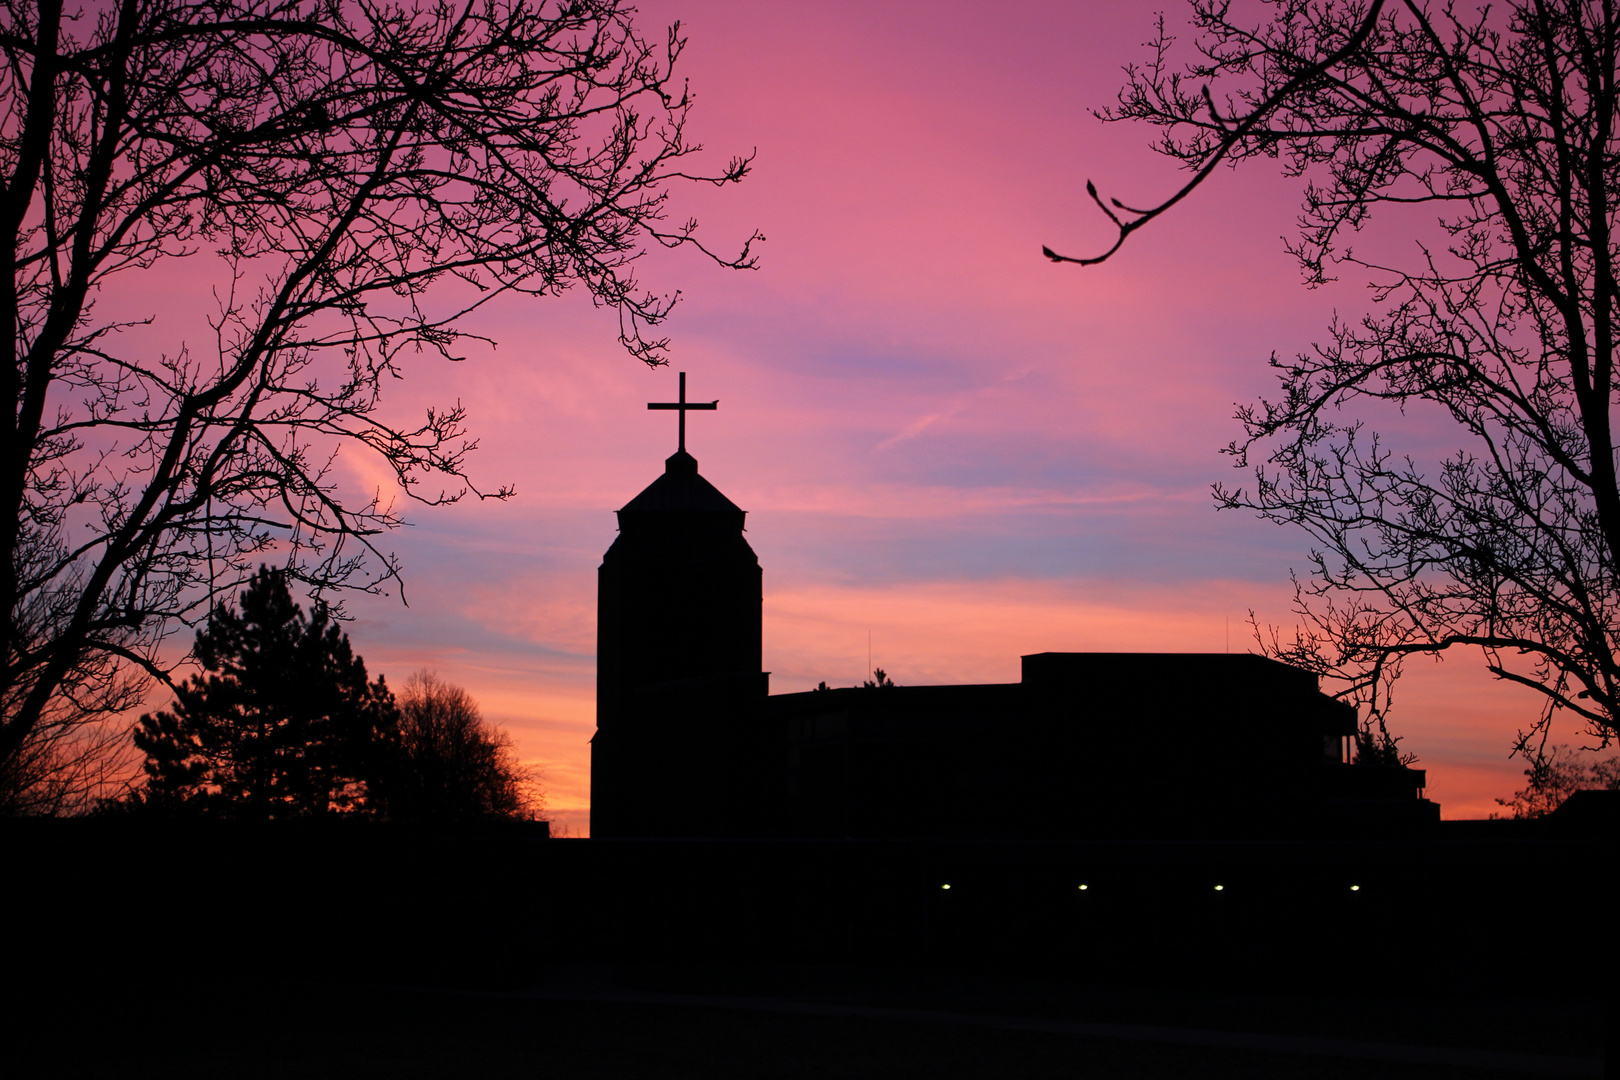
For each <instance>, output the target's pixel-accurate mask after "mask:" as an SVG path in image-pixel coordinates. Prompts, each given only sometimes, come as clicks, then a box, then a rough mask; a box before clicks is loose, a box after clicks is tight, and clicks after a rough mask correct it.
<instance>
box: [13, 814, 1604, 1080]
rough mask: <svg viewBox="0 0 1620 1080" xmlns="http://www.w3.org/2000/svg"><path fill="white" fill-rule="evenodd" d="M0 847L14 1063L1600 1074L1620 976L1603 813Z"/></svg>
mask: <svg viewBox="0 0 1620 1080" xmlns="http://www.w3.org/2000/svg"><path fill="white" fill-rule="evenodd" d="M0 850H3V854H4V856H5V863H6V866H7V869H8V870H9V871H10V872H11V876H10V881H11V884H10V885H8V887H7V894H8V901H9V907H10V911H9V914H8V916H7V917H8V919H9V922H10V925H11V927H12V928H13V934H12V936H11V937H10V939H9V941H8V948H7V950H6V954H5V955H6V962H5V968H4V985H5V992H6V999H7V1000H6V1001H5V1003H4V1005H5V1017H6V1025H5V1026H6V1028H7V1030H8V1035H7V1042H6V1050H5V1067H4V1072H5V1074H6V1075H7V1076H12V1075H15V1076H25V1077H26V1076H42V1077H50V1076H62V1077H79V1076H83V1077H103V1076H106V1077H141V1076H154V1077H155V1076H164V1077H187V1076H232V1077H254V1076H313V1077H324V1076H334V1077H335V1076H345V1077H350V1076H388V1077H395V1076H403V1077H411V1076H481V1077H505V1076H524V1077H546V1078H551V1077H557V1078H569V1077H621V1076H623V1077H637V1078H641V1077H685V1076H693V1077H697V1076H703V1077H714V1076H722V1077H724V1076H739V1077H743V1076H747V1077H798V1076H805V1077H809V1076H835V1077H836V1076H916V1077H928V1078H931V1080H938V1078H942V1077H946V1078H948V1077H958V1076H960V1077H970V1076H971V1077H986V1076H1008V1077H1046V1076H1053V1077H1056V1076H1063V1077H1076V1076H1079V1077H1085V1076H1097V1077H1158V1076H1176V1077H1227V1076H1230V1077H1328V1078H1332V1077H1341V1076H1342V1077H1352V1076H1355V1077H1359V1076H1379V1077H1407V1076H1410V1077H1420V1076H1421V1077H1440V1078H1444V1077H1453V1076H1457V1077H1462V1076H1495V1075H1501V1076H1509V1075H1545V1076H1592V1077H1595V1076H1600V1075H1603V1073H1602V1065H1601V1061H1602V1058H1603V1055H1604V1053H1605V1037H1606V1034H1607V1028H1608V1027H1609V1024H1610V1022H1611V1016H1610V1013H1609V1010H1610V1009H1611V1008H1612V1004H1611V1002H1612V998H1611V997H1610V994H1611V992H1612V987H1613V985H1614V981H1615V974H1614V973H1615V971H1616V970H1617V969H1620V968H1617V965H1616V964H1615V956H1614V935H1613V913H1614V912H1615V911H1616V910H1620V902H1617V900H1616V895H1617V894H1616V890H1615V887H1614V876H1613V869H1614V866H1615V847H1614V844H1613V841H1612V840H1609V839H1607V838H1600V837H1585V838H1563V839H1547V840H1539V839H1533V838H1525V837H1519V838H1515V837H1514V836H1513V835H1511V834H1507V833H1491V834H1489V835H1477V834H1467V835H1464V834H1460V833H1457V832H1456V831H1453V832H1452V833H1450V834H1447V835H1432V836H1428V837H1420V838H1407V839H1403V840H1373V839H1363V840H1345V839H1341V840H1333V841H1321V842H1310V843H1298V842H1292V843H1280V842H1254V843H1238V842H1226V843H1216V842H1201V843H1181V844H1176V843H1147V842H1138V843H1116V844H1102V843H1093V844H1031V845H1007V844H991V845H978V846H975V845H948V844H933V843H925V842H916V843H887V844H884V843H858V842H825V843H810V844H806V843H797V844H795V843H772V842H748V843H743V842H708V843H701V842H699V843H693V842H686V843H682V842H634V843H633V842H618V843H610V842H600V841H550V840H540V839H538V838H537V837H535V836H533V835H529V834H525V833H523V832H522V831H521V830H518V831H508V832H493V833H479V834H459V835H450V834H421V833H417V834H412V833H406V832H400V831H390V830H387V829H380V830H379V829H337V830H303V831H300V830H296V829H290V828H284V829H278V830H260V831H253V830H243V829H230V828H220V827H192V828H169V829H154V828H146V827H134V826H131V825H129V824H128V823H124V824H120V825H118V826H114V827H107V826H103V825H98V824H95V823H81V824H73V823H54V824H52V823H45V824H42V825H39V826H37V827H34V826H30V827H21V828H18V827H9V826H8V827H7V828H5V829H3V830H0ZM1082 884H1084V885H1086V886H1087V888H1086V889H1083V890H1082V889H1080V887H1079V886H1080V885H1082ZM946 885H949V886H950V888H949V889H947V888H945V886H946ZM1216 885H1220V886H1222V887H1221V888H1220V889H1216V888H1215V886H1216Z"/></svg>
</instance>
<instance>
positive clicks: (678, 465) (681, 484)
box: [619, 450, 744, 522]
mask: <svg viewBox="0 0 1620 1080" xmlns="http://www.w3.org/2000/svg"><path fill="white" fill-rule="evenodd" d="M743 512H744V511H743V509H742V508H741V507H739V506H738V505H737V504H736V503H734V502H732V501H731V500H730V499H728V498H726V497H725V496H724V495H722V494H720V489H719V488H717V487H715V486H714V485H713V484H711V483H709V482H708V481H707V480H705V479H704V478H703V477H701V476H699V475H698V463H697V458H695V457H693V456H692V455H691V454H688V453H687V452H686V451H685V450H677V451H675V453H673V454H671V455H670V456H669V457H668V458H666V459H665V460H664V475H662V476H660V477H659V478H658V479H656V480H654V481H653V482H652V483H650V484H648V485H647V487H646V488H645V489H644V490H643V491H642V492H641V494H640V495H637V496H636V497H635V498H633V499H631V500H630V501H629V502H627V503H625V504H624V508H623V509H622V510H620V511H619V513H620V514H647V513H652V514H657V513H687V514H690V513H708V514H742V513H743ZM621 522H622V519H621Z"/></svg>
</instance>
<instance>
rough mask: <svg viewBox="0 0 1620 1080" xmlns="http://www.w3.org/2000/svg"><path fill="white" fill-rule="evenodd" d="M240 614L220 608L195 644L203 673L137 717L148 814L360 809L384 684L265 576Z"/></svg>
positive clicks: (379, 749) (382, 741)
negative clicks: (164, 704) (166, 706)
mask: <svg viewBox="0 0 1620 1080" xmlns="http://www.w3.org/2000/svg"><path fill="white" fill-rule="evenodd" d="M241 603H242V607H241V612H240V614H238V613H237V611H235V610H234V609H233V608H230V607H227V606H224V605H221V606H220V607H217V608H215V609H214V612H213V614H211V615H210V616H209V619H208V623H207V625H206V626H205V627H204V628H203V629H202V630H200V631H198V633H197V643H196V646H195V652H196V656H197V659H198V661H200V662H201V663H202V665H203V668H204V669H205V671H206V672H207V674H206V675H205V676H204V675H197V676H193V677H192V678H190V679H188V680H187V681H186V682H185V683H184V684H183V685H182V686H180V687H179V688H177V689H176V691H175V703H174V705H173V706H172V709H171V710H170V711H164V712H158V713H155V714H148V715H145V716H142V717H141V719H140V722H139V723H138V725H137V726H136V729H135V733H134V738H135V745H136V746H137V747H139V748H140V749H141V750H142V751H143V752H144V753H145V754H146V762H145V764H144V766H143V771H144V772H145V775H146V783H145V787H144V788H143V790H142V791H141V793H140V795H139V799H140V801H141V802H142V803H143V804H144V805H145V806H147V807H149V808H151V809H154V810H168V811H173V812H181V813H197V814H203V815H207V816H218V817H231V818H248V819H254V820H261V821H264V820H272V819H282V818H289V817H311V816H317V815H324V814H329V813H335V812H340V811H345V810H353V809H356V808H359V807H362V806H364V805H365V801H366V781H367V780H368V778H369V777H368V773H369V772H370V771H371V770H372V768H373V766H374V765H375V764H376V763H378V762H382V761H385V760H386V759H387V756H388V755H387V753H386V748H387V747H388V746H389V745H390V744H391V742H392V740H393V733H394V731H395V728H396V727H397V724H398V712H397V710H396V708H395V705H394V698H393V695H392V694H391V693H390V692H389V690H388V688H387V686H386V685H385V684H384V682H383V680H382V679H380V678H379V679H378V680H377V681H376V682H368V681H367V679H366V666H365V662H364V661H363V660H361V659H360V657H358V656H356V655H355V654H354V650H353V649H352V648H351V647H350V645H349V639H348V636H347V635H346V634H344V633H343V632H342V631H341V630H340V629H339V627H338V626H337V625H336V624H335V623H333V622H332V621H331V619H330V618H329V616H328V615H327V613H326V612H325V611H324V610H321V609H317V610H316V611H315V612H314V613H313V615H311V616H309V617H306V616H305V615H304V612H303V610H302V609H301V608H300V607H299V606H298V605H297V604H295V603H293V599H292V594H291V593H290V592H289V591H288V589H287V581H286V576H285V575H284V574H282V573H281V572H280V571H277V570H271V569H269V568H267V567H261V568H260V570H259V572H258V573H257V574H255V575H254V577H253V580H252V581H251V582H250V583H249V585H248V587H247V589H246V590H245V591H244V592H243V593H242V598H241Z"/></svg>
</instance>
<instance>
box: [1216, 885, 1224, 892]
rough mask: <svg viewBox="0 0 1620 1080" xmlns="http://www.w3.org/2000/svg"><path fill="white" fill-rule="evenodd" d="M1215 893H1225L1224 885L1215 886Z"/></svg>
mask: <svg viewBox="0 0 1620 1080" xmlns="http://www.w3.org/2000/svg"><path fill="white" fill-rule="evenodd" d="M1215 891H1216V892H1225V891H1226V886H1225V885H1217V886H1215Z"/></svg>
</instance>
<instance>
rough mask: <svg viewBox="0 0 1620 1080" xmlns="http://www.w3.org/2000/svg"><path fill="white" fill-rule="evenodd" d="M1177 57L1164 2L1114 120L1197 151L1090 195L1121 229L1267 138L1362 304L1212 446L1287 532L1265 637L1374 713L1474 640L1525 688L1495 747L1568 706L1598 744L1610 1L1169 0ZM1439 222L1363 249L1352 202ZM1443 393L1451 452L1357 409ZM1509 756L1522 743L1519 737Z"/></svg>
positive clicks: (1222, 495)
mask: <svg viewBox="0 0 1620 1080" xmlns="http://www.w3.org/2000/svg"><path fill="white" fill-rule="evenodd" d="M1192 21H1193V23H1194V26H1195V28H1196V52H1197V56H1196V59H1194V60H1193V61H1192V62H1191V63H1189V64H1187V65H1186V66H1185V68H1178V67H1176V66H1175V65H1174V64H1173V63H1172V56H1171V54H1172V40H1171V36H1170V35H1169V34H1167V33H1166V32H1165V26H1164V23H1163V21H1162V20H1161V22H1160V27H1159V34H1158V38H1157V41H1156V42H1155V43H1154V46H1153V49H1154V51H1153V55H1152V57H1151V59H1150V60H1149V61H1148V62H1147V63H1146V64H1145V65H1143V66H1140V67H1134V66H1133V67H1130V68H1127V69H1126V71H1127V83H1126V86H1125V88H1124V89H1123V91H1122V92H1121V95H1120V100H1119V105H1118V107H1117V108H1114V109H1110V110H1105V112H1104V113H1103V114H1102V115H1103V116H1104V118H1105V119H1109V120H1137V121H1144V122H1146V123H1148V124H1151V125H1154V126H1156V127H1158V128H1160V129H1162V131H1163V135H1162V137H1161V139H1160V140H1159V141H1158V142H1157V143H1156V148H1157V149H1158V150H1160V151H1161V152H1163V153H1165V154H1167V155H1169V156H1170V157H1171V158H1173V159H1175V160H1177V161H1179V162H1181V163H1182V165H1183V166H1184V167H1185V168H1187V169H1189V170H1191V171H1192V172H1193V177H1192V179H1191V180H1190V181H1189V182H1188V183H1187V184H1186V185H1185V186H1184V187H1183V188H1182V189H1181V190H1180V191H1179V192H1177V193H1176V194H1175V195H1174V196H1173V197H1172V198H1171V199H1169V200H1167V201H1166V202H1164V203H1162V204H1160V205H1158V206H1153V207H1148V208H1146V209H1142V210H1135V209H1131V208H1129V207H1126V206H1125V205H1123V204H1122V203H1120V202H1119V201H1117V200H1114V201H1104V200H1103V199H1102V198H1101V197H1099V196H1098V195H1097V193H1096V191H1095V188H1091V189H1090V190H1091V193H1092V197H1093V199H1094V200H1095V201H1096V203H1097V205H1098V206H1100V207H1101V208H1102V210H1103V212H1104V213H1105V214H1107V215H1108V216H1109V217H1110V219H1112V221H1113V222H1114V224H1115V226H1116V227H1117V230H1118V238H1117V241H1116V242H1115V244H1114V245H1113V247H1112V248H1111V249H1110V250H1108V251H1107V252H1104V253H1102V254H1101V255H1099V256H1098V257H1097V258H1091V259H1070V258H1068V257H1067V256H1062V255H1057V254H1055V253H1053V252H1051V251H1047V255H1048V256H1049V257H1051V258H1053V259H1055V260H1057V261H1071V262H1096V261H1100V260H1101V259H1104V258H1107V257H1108V256H1109V255H1111V254H1113V252H1114V251H1116V250H1118V249H1119V247H1120V245H1121V244H1122V243H1123V242H1124V240H1125V239H1126V238H1127V237H1128V236H1129V235H1130V233H1131V232H1132V231H1134V230H1135V229H1136V228H1138V227H1140V226H1142V225H1144V224H1146V223H1147V222H1148V221H1151V220H1153V219H1154V218H1156V217H1158V216H1159V215H1161V214H1162V213H1163V212H1164V211H1165V210H1167V209H1168V208H1169V207H1170V206H1172V205H1174V204H1175V203H1176V202H1178V201H1179V200H1181V199H1182V198H1183V197H1185V196H1186V195H1187V194H1189V193H1190V192H1192V191H1193V190H1194V189H1196V188H1197V187H1198V185H1199V184H1201V183H1202V182H1203V180H1204V179H1205V178H1207V177H1208V176H1209V175H1210V174H1211V172H1212V170H1213V169H1214V168H1215V167H1216V166H1217V165H1220V164H1223V163H1224V164H1231V165H1234V166H1235V165H1238V164H1240V163H1247V162H1248V161H1249V160H1250V159H1253V158H1262V159H1267V160H1274V161H1276V162H1278V163H1279V164H1280V167H1281V168H1282V169H1283V171H1284V172H1285V174H1287V175H1289V176H1297V177H1301V178H1303V180H1304V181H1305V186H1304V206H1303V212H1302V215H1301V217H1300V221H1299V234H1298V237H1297V239H1295V240H1294V241H1293V242H1292V243H1290V245H1289V250H1290V251H1291V252H1292V253H1293V254H1294V255H1295V256H1297V257H1298V259H1299V262H1300V265H1301V266H1302V267H1303V269H1304V273H1305V279H1306V282H1307V283H1308V284H1317V283H1320V282H1323V281H1326V280H1329V278H1330V275H1331V274H1333V273H1335V272H1339V271H1341V270H1342V269H1343V268H1349V269H1350V270H1351V271H1352V272H1354V273H1356V274H1358V275H1363V276H1364V277H1365V279H1366V280H1367V281H1368V283H1369V285H1370V287H1371V290H1372V291H1371V296H1372V301H1373V303H1372V304H1371V305H1370V307H1371V312H1370V314H1367V315H1366V316H1365V317H1363V318H1360V319H1359V320H1336V321H1335V322H1334V323H1333V325H1332V326H1331V328H1330V331H1329V334H1328V338H1327V340H1326V342H1325V343H1324V344H1321V345H1318V346H1315V347H1313V349H1312V351H1310V352H1308V353H1305V354H1301V355H1298V356H1296V357H1294V358H1293V359H1289V360H1283V359H1279V358H1278V357H1277V356H1275V355H1273V357H1272V361H1271V362H1272V365H1273V366H1274V367H1275V368H1276V369H1277V370H1278V372H1279V378H1280V381H1281V383H1282V393H1281V396H1280V397H1279V399H1278V400H1276V401H1262V402H1260V403H1258V404H1256V405H1253V406H1250V407H1247V408H1244V409H1242V410H1241V411H1240V413H1239V414H1238V415H1239V419H1240V420H1241V421H1242V423H1243V425H1244V429H1245V436H1244V438H1242V439H1240V440H1238V441H1236V442H1234V443H1233V444H1232V445H1231V446H1230V447H1229V448H1228V451H1227V452H1228V453H1230V454H1231V455H1232V456H1233V457H1234V458H1235V461H1236V464H1237V465H1238V466H1239V467H1244V468H1247V467H1249V466H1250V465H1251V463H1253V465H1254V485H1253V486H1252V487H1225V486H1217V488H1216V500H1217V502H1218V504H1219V505H1220V506H1222V507H1224V508H1246V509H1250V510H1254V511H1258V512H1259V514H1260V515H1261V516H1263V517H1265V518H1268V519H1270V520H1272V521H1275V522H1279V523H1285V524H1289V525H1293V526H1297V527H1301V528H1303V529H1305V530H1306V531H1307V532H1308V533H1309V534H1310V535H1311V537H1312V540H1313V542H1314V550H1313V551H1312V553H1311V567H1310V573H1309V575H1308V576H1306V577H1305V578H1304V579H1299V578H1296V600H1297V609H1298V614H1299V615H1300V617H1301V620H1302V625H1301V627H1300V629H1298V630H1297V631H1296V632H1295V634H1294V635H1293V636H1292V637H1291V638H1282V637H1279V636H1274V637H1272V639H1271V640H1270V641H1269V642H1265V643H1264V644H1265V645H1266V648H1267V651H1268V652H1270V653H1272V654H1273V655H1276V656H1279V657H1281V658H1283V659H1286V660H1290V661H1293V662H1296V663H1301V664H1303V665H1305V666H1307V667H1311V668H1313V669H1315V670H1318V671H1320V672H1322V673H1324V674H1327V675H1331V676H1336V677H1337V678H1339V679H1340V680H1341V685H1342V687H1343V693H1344V694H1345V695H1346V696H1348V697H1350V698H1352V699H1354V700H1358V701H1360V702H1362V703H1365V704H1368V705H1369V706H1370V716H1371V717H1372V718H1374V719H1375V720H1376V721H1377V723H1378V725H1379V730H1380V731H1382V730H1383V727H1382V725H1383V716H1384V713H1385V710H1386V709H1387V706H1388V693H1389V689H1390V685H1391V683H1392V681H1393V679H1394V677H1395V676H1396V675H1398V674H1399V671H1400V668H1401V663H1402V661H1403V660H1404V659H1405V658H1408V657H1410V656H1413V655H1414V654H1435V653H1440V652H1444V651H1446V650H1450V649H1455V648H1458V647H1465V648H1477V649H1479V650H1481V651H1482V652H1483V655H1484V659H1485V663H1486V666H1487V667H1488V668H1489V670H1490V671H1491V672H1492V673H1494V674H1495V675H1496V676H1497V677H1498V678H1501V679H1505V680H1508V681H1511V682H1514V683H1517V684H1520V685H1523V686H1528V687H1530V688H1532V689H1534V690H1536V691H1537V692H1538V693H1540V694H1541V695H1543V698H1544V701H1545V709H1544V710H1543V711H1542V712H1541V714H1540V716H1539V718H1538V719H1537V720H1536V721H1534V722H1533V723H1531V724H1529V725H1528V729H1527V730H1525V731H1522V732H1521V733H1520V739H1519V747H1520V749H1527V748H1529V747H1530V745H1531V744H1532V743H1534V744H1535V745H1537V746H1539V745H1541V744H1542V743H1544V740H1545V738H1546V733H1547V731H1548V729H1549V725H1550V723H1551V721H1552V718H1553V716H1554V715H1555V714H1556V713H1558V712H1559V711H1561V710H1563V711H1567V712H1568V713H1573V714H1574V715H1575V716H1578V717H1580V718H1581V719H1582V720H1584V721H1585V723H1586V725H1587V727H1588V729H1589V732H1590V734H1591V735H1593V736H1594V737H1595V738H1596V739H1597V740H1598V741H1599V742H1601V743H1602V744H1604V745H1607V743H1608V742H1609V740H1611V739H1613V738H1614V737H1615V735H1616V717H1617V716H1620V663H1617V660H1616V656H1615V645H1616V632H1617V628H1620V627H1617V618H1620V577H1617V566H1620V487H1617V484H1616V477H1615V446H1614V434H1613V431H1612V423H1611V412H1610V410H1611V409H1612V408H1613V405H1614V403H1615V401H1616V392H1617V390H1616V386H1615V381H1614V361H1615V348H1616V304H1617V301H1620V288H1617V284H1616V277H1615V270H1614V266H1615V256H1616V250H1615V240H1614V223H1615V192H1616V191H1617V190H1620V184H1617V180H1620V175H1617V174H1620V152H1617V151H1620V144H1617V138H1620V134H1617V130H1616V124H1617V120H1620V88H1617V86H1616V57H1617V53H1620V15H1617V12H1616V8H1615V4H1614V3H1613V0H1509V2H1508V3H1505V4H1502V5H1498V6H1492V7H1491V8H1489V9H1487V8H1485V7H1484V6H1483V5H1480V6H1477V7H1476V6H1474V5H1471V4H1470V5H1462V4H1456V3H1451V2H1433V3H1425V2H1418V0H1401V2H1397V0H1389V2H1387V3H1386V2H1384V0H1375V2H1373V3H1370V4H1369V3H1364V2H1359V0H1347V2H1315V0H1313V2H1306V0H1281V2H1279V3H1277V4H1275V6H1274V7H1273V8H1272V10H1271V11H1270V13H1269V15H1268V17H1267V18H1264V19H1261V20H1258V21H1257V22H1256V23H1253V24H1250V23H1244V22H1241V21H1240V20H1239V19H1238V18H1237V17H1236V16H1235V15H1234V13H1233V11H1232V9H1231V6H1230V5H1229V4H1227V3H1225V2H1223V0H1194V2H1193V3H1192ZM1414 208H1415V209H1416V210H1418V211H1419V212H1421V211H1424V210H1427V211H1432V213H1433V214H1434V215H1435V216H1436V217H1437V218H1438V232H1437V233H1436V235H1437V236H1439V237H1440V242H1439V243H1438V244H1426V243H1423V242H1417V243H1415V244H1414V245H1413V246H1412V247H1410V248H1408V249H1406V251H1407V254H1406V255H1405V256H1400V255H1397V256H1394V257H1390V258H1374V257H1372V256H1370V255H1368V254H1366V253H1365V252H1364V251H1363V250H1360V249H1357V248H1356V247H1354V246H1353V242H1354V241H1355V239H1356V233H1357V231H1358V230H1359V229H1360V228H1361V227H1362V226H1363V225H1364V224H1365V223H1366V222H1367V221H1368V220H1369V217H1370V215H1372V214H1373V213H1374V211H1375V210H1376V211H1378V212H1380V213H1385V212H1389V211H1393V210H1399V211H1401V212H1404V213H1406V214H1408V215H1409V217H1408V220H1410V215H1411V214H1412V212H1413V211H1414ZM1420 404H1422V405H1423V406H1424V409H1423V411H1422V412H1421V413H1417V415H1420V416H1421V417H1422V418H1423V419H1424V420H1428V419H1430V418H1432V417H1434V416H1435V415H1436V414H1437V409H1436V407H1438V412H1439V414H1440V415H1444V416H1446V417H1449V419H1450V421H1451V422H1452V424H1453V426H1454V430H1455V434H1456V436H1457V439H1458V449H1457V450H1456V451H1455V452H1454V453H1451V454H1449V455H1447V456H1442V457H1438V458H1436V459H1433V460H1419V459H1418V458H1416V457H1412V456H1404V455H1402V454H1399V453H1397V452H1396V451H1395V450H1393V449H1391V448H1390V446H1389V445H1388V441H1387V440H1386V439H1383V438H1381V437H1380V436H1379V434H1377V433H1375V432H1374V431H1373V430H1372V429H1371V428H1370V427H1369V426H1368V425H1367V423H1366V419H1367V418H1366V415H1365V413H1364V412H1358V409H1359V408H1360V407H1362V406H1367V405H1394V406H1397V407H1399V413H1396V412H1395V410H1389V409H1386V410H1384V411H1383V413H1382V414H1381V415H1383V416H1386V417H1387V416H1391V415H1400V416H1404V415H1406V411H1407V409H1408V408H1414V412H1416V410H1415V407H1416V406H1418V405H1420ZM1532 752H1533V751H1532Z"/></svg>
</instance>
